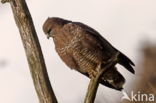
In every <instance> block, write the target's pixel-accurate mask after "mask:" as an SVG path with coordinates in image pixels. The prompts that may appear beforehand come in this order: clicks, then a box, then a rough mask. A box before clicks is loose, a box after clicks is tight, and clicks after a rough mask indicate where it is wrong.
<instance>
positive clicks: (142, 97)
mask: <svg viewBox="0 0 156 103" xmlns="http://www.w3.org/2000/svg"><path fill="white" fill-rule="evenodd" d="M122 94H123V96H122V97H121V100H124V99H126V100H129V101H135V102H137V101H138V102H153V101H154V100H155V96H154V94H146V93H142V92H140V91H138V92H136V93H134V92H133V91H131V95H130V96H128V94H127V93H126V92H125V91H122Z"/></svg>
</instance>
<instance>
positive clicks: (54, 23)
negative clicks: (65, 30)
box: [43, 17, 70, 39]
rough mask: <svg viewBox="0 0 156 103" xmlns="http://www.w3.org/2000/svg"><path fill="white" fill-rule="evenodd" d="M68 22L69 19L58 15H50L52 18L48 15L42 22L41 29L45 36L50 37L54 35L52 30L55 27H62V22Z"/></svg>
mask: <svg viewBox="0 0 156 103" xmlns="http://www.w3.org/2000/svg"><path fill="white" fill-rule="evenodd" d="M69 22H70V21H68V20H64V19H62V18H58V17H52V18H49V17H48V19H47V20H46V21H45V22H44V24H43V31H44V33H45V34H46V35H47V38H48V39H49V38H50V37H53V36H54V33H53V31H54V30H55V29H56V28H60V27H63V25H64V24H67V23H69Z"/></svg>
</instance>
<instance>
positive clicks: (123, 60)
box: [119, 53, 135, 74]
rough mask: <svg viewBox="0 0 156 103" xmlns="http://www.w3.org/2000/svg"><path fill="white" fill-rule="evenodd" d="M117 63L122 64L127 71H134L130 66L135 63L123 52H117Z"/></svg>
mask: <svg viewBox="0 0 156 103" xmlns="http://www.w3.org/2000/svg"><path fill="white" fill-rule="evenodd" d="M119 64H121V65H122V66H124V67H125V68H126V69H127V70H128V71H130V72H131V73H133V74H134V73H135V71H134V69H133V67H132V66H135V64H134V63H133V62H132V61H131V60H130V59H129V58H128V57H127V56H125V55H124V54H122V53H120V54H119Z"/></svg>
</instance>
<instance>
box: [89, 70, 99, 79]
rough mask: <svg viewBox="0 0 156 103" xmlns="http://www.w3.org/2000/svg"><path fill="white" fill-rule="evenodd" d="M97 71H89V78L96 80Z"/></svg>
mask: <svg viewBox="0 0 156 103" xmlns="http://www.w3.org/2000/svg"><path fill="white" fill-rule="evenodd" d="M97 73H98V72H97V71H96V70H89V71H88V75H89V78H95V76H96V75H97Z"/></svg>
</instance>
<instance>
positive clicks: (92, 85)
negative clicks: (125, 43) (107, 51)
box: [84, 52, 119, 103]
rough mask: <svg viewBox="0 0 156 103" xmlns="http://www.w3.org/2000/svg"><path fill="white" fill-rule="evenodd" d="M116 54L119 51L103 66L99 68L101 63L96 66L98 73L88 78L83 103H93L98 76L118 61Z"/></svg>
mask: <svg viewBox="0 0 156 103" xmlns="http://www.w3.org/2000/svg"><path fill="white" fill-rule="evenodd" d="M118 55H119V52H117V53H116V54H115V55H114V56H113V57H112V58H111V59H110V60H108V62H106V63H105V65H104V68H101V64H99V66H97V68H96V70H97V71H98V73H97V75H96V76H95V77H93V78H91V80H90V83H89V86H88V91H87V94H86V97H85V101H84V103H94V100H95V96H96V93H97V89H98V86H99V80H100V77H101V76H102V75H103V74H104V73H105V72H106V71H107V70H108V69H110V68H111V67H113V66H114V65H115V64H116V63H117V62H118Z"/></svg>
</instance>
